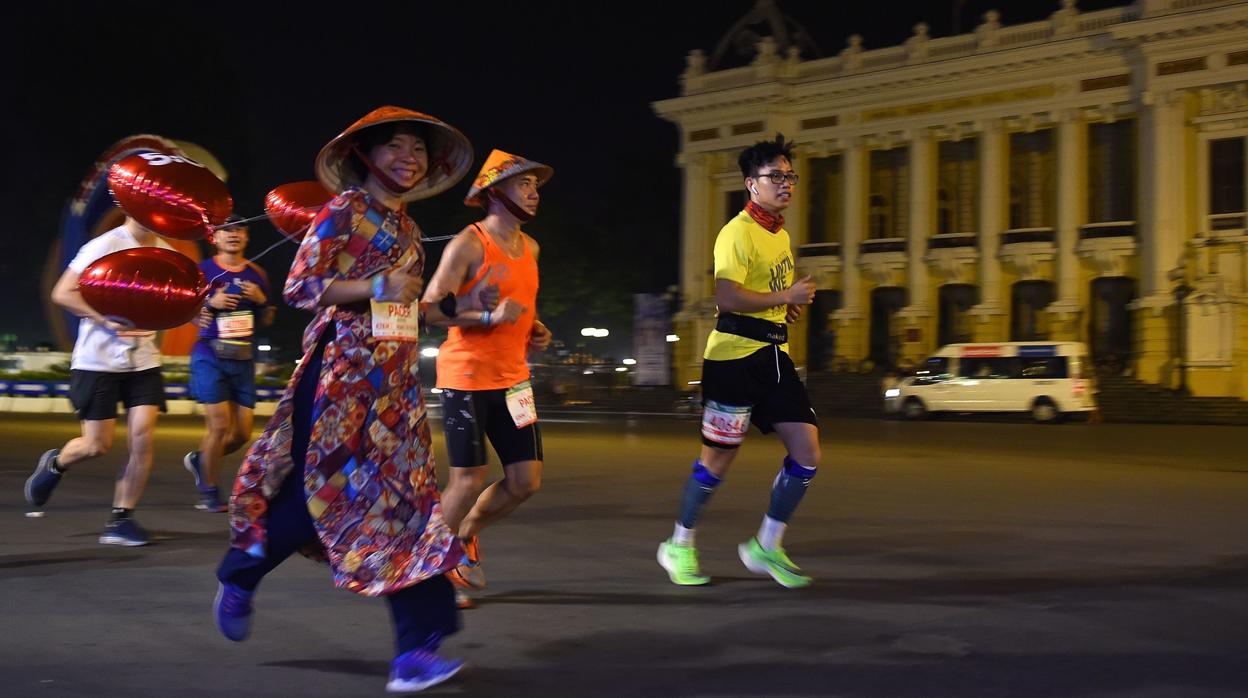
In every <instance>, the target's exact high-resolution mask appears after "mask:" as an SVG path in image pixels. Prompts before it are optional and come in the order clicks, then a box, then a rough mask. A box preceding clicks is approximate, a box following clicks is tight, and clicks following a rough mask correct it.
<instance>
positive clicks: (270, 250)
mask: <svg viewBox="0 0 1248 698" xmlns="http://www.w3.org/2000/svg"><path fill="white" fill-rule="evenodd" d="M283 242H295V241H294V240H291V239H290V238H288V237H286V236H285V235H283V236H282V239H281V240H278V241H277V242H275V243H273V244H272V245H269V246H268V247H266V248H264V250H262V251H261V252H260V254H258V255H256V256H254V257H249V258H247V259H246V260H244V261H246V262H254V261H256V260H257V259H260V258H261V257H263V256H265V255H266V254H268V253H270V252H272V251H273V250H275V249H277V247H278V246H279V245H281V244H282V243H283ZM231 273H233V272H231V271H229V270H228V269H227V270H223V271H222V272H221V273H220V274H217V275H216V276H214V277H212V278H211V279H209V280H208V285H209V286H211V285H212V284H214V283H216V281H217V279H219V278H221V277H223V276H225V275H226V274H231Z"/></svg>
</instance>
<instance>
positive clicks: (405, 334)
mask: <svg viewBox="0 0 1248 698" xmlns="http://www.w3.org/2000/svg"><path fill="white" fill-rule="evenodd" d="M369 303H370V304H371V305H372V309H373V338H374V339H379V340H382V341H388V342H415V341H417V340H418V339H420V312H419V311H418V310H417V304H416V303H410V304H405V303H394V302H391V301H378V300H373V301H369Z"/></svg>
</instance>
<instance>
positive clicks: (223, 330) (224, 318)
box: [217, 310, 256, 339]
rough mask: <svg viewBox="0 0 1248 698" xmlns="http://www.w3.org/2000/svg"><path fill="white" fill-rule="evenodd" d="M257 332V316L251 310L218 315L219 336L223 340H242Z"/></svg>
mask: <svg viewBox="0 0 1248 698" xmlns="http://www.w3.org/2000/svg"><path fill="white" fill-rule="evenodd" d="M255 331H256V320H255V315H253V314H252V312H251V311H250V310H236V311H234V312H232V313H219V314H217V336H218V337H220V338H221V339H242V338H244V337H250V336H251V335H252V333H254V332H255Z"/></svg>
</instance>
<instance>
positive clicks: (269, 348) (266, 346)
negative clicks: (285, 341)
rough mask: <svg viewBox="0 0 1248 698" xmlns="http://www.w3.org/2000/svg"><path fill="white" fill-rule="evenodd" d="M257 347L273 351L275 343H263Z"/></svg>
mask: <svg viewBox="0 0 1248 698" xmlns="http://www.w3.org/2000/svg"><path fill="white" fill-rule="evenodd" d="M256 348H257V349H259V350H260V351H273V345H271V344H261V345H259V346H257V347H256Z"/></svg>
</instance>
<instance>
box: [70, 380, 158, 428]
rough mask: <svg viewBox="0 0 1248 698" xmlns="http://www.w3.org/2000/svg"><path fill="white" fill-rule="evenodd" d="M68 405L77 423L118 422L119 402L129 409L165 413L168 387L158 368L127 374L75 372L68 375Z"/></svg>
mask: <svg viewBox="0 0 1248 698" xmlns="http://www.w3.org/2000/svg"><path fill="white" fill-rule="evenodd" d="M69 401H70V402H71V403H72V404H73V406H74V409H75V410H76V411H77V412H78V419H81V420H84V421H91V422H95V421H101V420H105V419H116V418H117V403H118V402H120V403H121V404H123V405H125V406H126V407H137V406H139V405H156V406H158V407H160V411H161V412H164V411H166V408H165V383H164V381H163V380H161V377H160V369H159V368H149V369H147V370H146V371H129V372H124V373H111V372H107V371H83V370H80V369H74V370H72V371H70V372H69Z"/></svg>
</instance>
